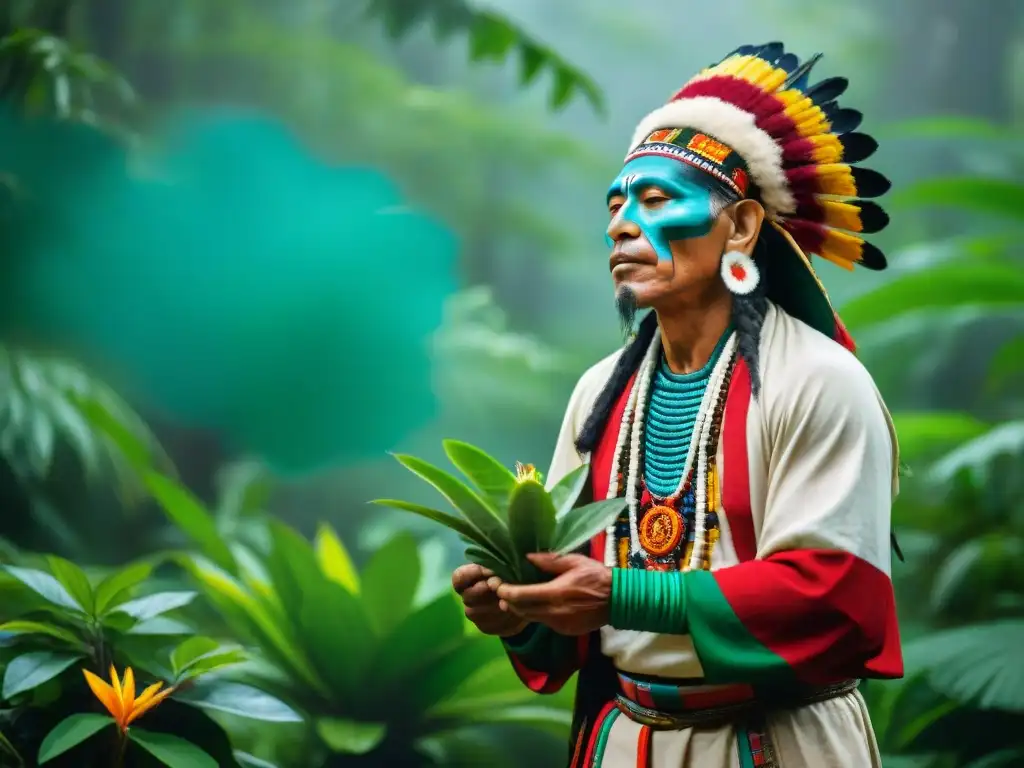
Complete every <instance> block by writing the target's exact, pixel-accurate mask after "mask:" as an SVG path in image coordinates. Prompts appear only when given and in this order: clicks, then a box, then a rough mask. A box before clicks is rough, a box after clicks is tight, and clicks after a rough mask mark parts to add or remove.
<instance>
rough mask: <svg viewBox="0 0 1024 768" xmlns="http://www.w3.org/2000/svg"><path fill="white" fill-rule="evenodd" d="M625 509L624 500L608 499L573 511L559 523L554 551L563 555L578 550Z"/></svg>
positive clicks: (553, 546)
mask: <svg viewBox="0 0 1024 768" xmlns="http://www.w3.org/2000/svg"><path fill="white" fill-rule="evenodd" d="M625 507H626V502H625V500H624V499H608V500H605V501H595V502H594V503H593V504H587V505H585V506H582V507H579V508H577V509H575V510H573V512H572V514H571V515H566V516H565V517H563V518H562V519H561V520H560V521H559V523H558V528H557V529H556V530H555V538H554V543H553V545H552V549H553V550H554V551H555V552H558V553H559V554H562V555H565V554H568V553H570V552H572V551H573V550H575V549H578V548H579V547H581V546H583V545H584V544H586V543H587V542H588V541H590V540H591V539H592V538H594V537H595V536H596V535H597V534H599V533H600V532H601V531H603V530H604V529H605V528H607V527H608V526H609V525H611V524H612V523H613V522H615V519H616V518H617V517H618V516H619V514H620V513H621V512H622V510H623V509H625Z"/></svg>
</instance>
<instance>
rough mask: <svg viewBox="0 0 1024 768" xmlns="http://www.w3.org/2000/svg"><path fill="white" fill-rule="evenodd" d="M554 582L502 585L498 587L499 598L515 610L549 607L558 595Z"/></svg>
mask: <svg viewBox="0 0 1024 768" xmlns="http://www.w3.org/2000/svg"><path fill="white" fill-rule="evenodd" d="M553 584H554V582H552V581H549V582H547V583H546V584H530V585H519V584H502V585H501V586H500V587H498V597H499V598H501V599H502V600H504V601H505V602H507V603H509V604H510V605H511V606H512V607H513V608H516V609H526V608H535V607H538V606H541V605H547V604H549V603H550V602H551V600H552V598H553V597H555V596H556V595H557V594H558V587H557V586H552V585H553Z"/></svg>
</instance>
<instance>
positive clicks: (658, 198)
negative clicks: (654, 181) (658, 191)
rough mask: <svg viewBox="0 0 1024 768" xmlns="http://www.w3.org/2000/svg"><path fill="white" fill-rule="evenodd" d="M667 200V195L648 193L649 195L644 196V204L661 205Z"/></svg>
mask: <svg viewBox="0 0 1024 768" xmlns="http://www.w3.org/2000/svg"><path fill="white" fill-rule="evenodd" d="M667 202H668V197H666V196H665V195H647V197H645V198H644V205H661V204H662V203H667Z"/></svg>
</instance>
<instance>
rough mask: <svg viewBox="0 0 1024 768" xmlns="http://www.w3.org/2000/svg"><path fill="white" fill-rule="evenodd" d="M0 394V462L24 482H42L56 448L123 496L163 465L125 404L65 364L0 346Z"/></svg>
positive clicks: (159, 453) (153, 443)
mask: <svg viewBox="0 0 1024 768" xmlns="http://www.w3.org/2000/svg"><path fill="white" fill-rule="evenodd" d="M0 393H2V394H0V456H2V458H3V460H4V461H5V462H6V463H7V464H8V465H9V466H10V467H11V468H12V469H13V470H14V471H15V472H16V473H17V474H18V475H19V476H20V477H22V478H23V479H25V480H36V479H42V478H45V477H46V476H47V475H48V474H49V472H50V469H51V467H52V465H53V461H54V458H55V455H56V452H57V450H58V447H59V446H61V445H66V446H68V447H69V448H70V449H71V450H72V451H73V452H74V454H75V456H76V457H77V458H78V460H79V462H80V464H81V466H82V468H83V470H84V474H85V477H86V479H89V480H93V479H97V478H99V477H109V476H111V475H112V476H113V477H114V479H115V480H116V481H117V482H118V487H119V488H120V489H121V490H122V492H123V493H124V494H125V495H126V496H127V497H129V498H134V497H135V496H136V494H137V490H138V483H137V479H138V475H139V474H140V473H141V472H143V471H145V470H147V469H149V468H151V467H154V466H158V467H161V468H164V469H166V468H168V467H169V466H170V462H169V460H168V459H167V457H166V454H164V453H163V451H162V450H161V449H160V447H159V445H158V444H157V441H156V439H155V437H154V436H153V434H152V432H150V430H149V429H148V428H147V427H146V425H145V424H144V423H143V421H142V419H140V418H139V416H138V415H136V414H135V413H134V411H132V409H131V408H130V407H129V406H128V405H127V403H125V402H124V400H122V399H121V398H120V397H119V396H118V395H117V394H116V393H115V392H114V391H113V390H111V389H110V388H109V387H107V386H105V385H104V384H103V383H101V382H100V381H98V380H97V379H95V378H93V377H92V376H90V375H89V374H88V373H87V372H86V371H85V370H84V369H82V368H81V367H79V366H78V365H76V364H75V363H73V362H71V361H69V360H67V359H65V358H62V357H59V356H56V355H45V354H34V353H31V352H29V351H26V350H20V349H15V348H12V347H9V346H3V345H0Z"/></svg>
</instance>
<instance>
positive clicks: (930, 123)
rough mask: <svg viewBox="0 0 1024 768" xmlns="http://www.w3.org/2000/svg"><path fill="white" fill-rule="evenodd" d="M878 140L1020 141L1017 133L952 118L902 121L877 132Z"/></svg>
mask: <svg viewBox="0 0 1024 768" xmlns="http://www.w3.org/2000/svg"><path fill="white" fill-rule="evenodd" d="M876 135H877V136H878V137H879V138H881V137H885V138H887V139H967V140H969V141H971V142H972V143H974V142H977V141H978V140H979V139H981V140H988V141H1020V133H1019V132H1018V131H1016V130H1014V129H1012V128H1008V127H1006V126H1004V125H999V124H998V123H993V122H992V121H990V120H985V119H982V118H977V117H961V116H953V115H942V116H937V117H933V116H929V117H920V118H914V119H912V120H903V121H900V122H898V123H891V124H890V125H888V126H886V127H884V128H882V129H880V130H879V131H878V132H877V134H876Z"/></svg>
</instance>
